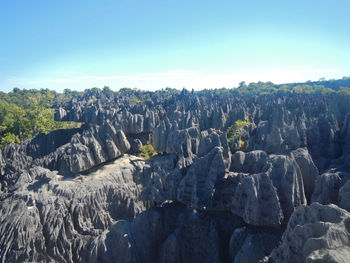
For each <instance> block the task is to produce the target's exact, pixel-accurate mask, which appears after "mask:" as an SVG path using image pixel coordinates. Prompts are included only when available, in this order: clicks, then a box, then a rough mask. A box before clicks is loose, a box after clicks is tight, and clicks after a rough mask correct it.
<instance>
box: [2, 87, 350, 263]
mask: <svg viewBox="0 0 350 263" xmlns="http://www.w3.org/2000/svg"><path fill="white" fill-rule="evenodd" d="M146 95H147V96H146ZM349 105H350V102H349V99H348V98H347V97H346V96H344V95H330V96H321V95H307V94H289V95H285V94H274V95H268V96H258V97H254V96H233V95H231V94H225V95H217V94H213V93H208V94H206V93H205V92H204V93H202V94H195V93H189V92H187V91H186V90H183V91H182V92H181V93H180V94H168V93H166V92H165V93H164V91H159V92H149V93H142V92H138V91H135V92H127V91H125V92H119V93H114V92H111V91H103V92H99V91H96V90H94V91H90V92H86V93H84V94H83V95H82V96H80V97H79V96H74V97H73V98H72V99H71V100H70V101H68V102H66V103H62V104H61V105H56V106H57V107H56V108H57V110H56V113H55V119H56V120H59V121H76V122H84V125H83V126H82V127H81V128H78V129H70V130H59V131H54V132H52V133H49V134H47V135H44V134H40V135H38V136H37V137H35V138H32V139H29V140H27V141H24V142H21V143H20V144H16V145H10V146H8V147H5V148H3V149H1V150H0V184H1V187H0V261H2V262H28V261H35V262H51V261H52V262H236V263H237V262H258V261H261V262H267V261H270V262H274V261H275V262H304V261H307V260H309V261H307V262H327V261H328V262H347V261H349V258H348V256H349V255H348V252H347V250H348V249H349V236H348V233H349V231H348V229H349V222H350V221H349V220H350V219H349V218H348V217H349V213H348V212H346V211H345V210H342V209H341V208H339V207H342V208H344V209H347V210H350V205H349V196H350V194H349V193H350V190H349V189H350V185H349V184H350V183H349V180H348V179H349V178H350V177H349V176H350V141H349V140H350V139H349V138H350V106H349ZM247 117H249V120H250V122H251V123H250V124H249V125H246V126H244V127H243V128H242V130H241V132H240V133H241V134H240V138H241V140H242V141H243V143H242V144H240V145H238V144H237V142H235V141H234V140H228V138H227V135H226V131H227V128H228V127H229V126H231V125H233V124H234V123H235V121H237V120H243V119H245V118H247ZM231 139H232V138H231ZM148 141H150V143H151V144H152V145H153V147H154V148H155V149H156V151H157V152H158V155H157V156H155V157H153V158H151V159H150V160H147V161H145V160H141V159H140V158H138V157H136V156H135V155H137V154H138V153H139V148H140V147H141V146H142V145H145V144H146V143H147V142H148ZM232 141H233V143H232ZM229 142H230V143H229ZM307 203H309V204H310V203H311V205H310V206H306V204H307ZM319 203H322V204H334V205H329V206H322V205H320V204H319ZM338 206H339V207H338ZM146 210H147V211H146ZM287 223H288V225H287ZM285 229H286V231H285V233H284V235H283V237H282V240H281V244H280V245H278V244H279V241H280V236H281V234H282V232H284V230H285ZM277 246H278V247H277ZM271 251H273V252H272V254H270V253H271ZM317 260H318V261H317Z"/></svg>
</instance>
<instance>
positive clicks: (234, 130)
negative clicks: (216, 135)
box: [227, 116, 250, 149]
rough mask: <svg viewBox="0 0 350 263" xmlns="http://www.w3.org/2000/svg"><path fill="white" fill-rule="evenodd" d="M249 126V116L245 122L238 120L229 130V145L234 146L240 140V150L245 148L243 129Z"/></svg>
mask: <svg viewBox="0 0 350 263" xmlns="http://www.w3.org/2000/svg"><path fill="white" fill-rule="evenodd" d="M249 124H250V121H249V116H246V117H245V120H236V121H235V123H234V124H233V125H231V126H229V127H228V128H227V141H228V143H229V145H232V144H233V143H234V142H235V141H237V140H238V144H239V148H240V149H242V148H243V146H244V141H243V140H242V128H243V127H244V126H246V125H249Z"/></svg>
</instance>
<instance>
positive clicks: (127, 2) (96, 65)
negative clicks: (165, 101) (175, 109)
mask: <svg viewBox="0 0 350 263" xmlns="http://www.w3.org/2000/svg"><path fill="white" fill-rule="evenodd" d="M349 10H350V1H349V0H293V1H292V0H291V1H281V0H274V1H272V0H264V1H262V0H256V1H251V0H250V1H249V0H245V1H234V0H230V1H229V0H228V1H220V0H216V1H214V0H211V1H207V0H201V1H190V0H176V1H175V0H157V1H154V0H147V1H146V0H114V1H112V0H98V1H97V0H93V1H92V0H83V1H82V0H69V1H68V0H59V1H58V0H57V1H44V0H41V1H39V0H4V1H1V3H0V36H1V37H0V90H2V91H10V90H12V89H13V88H14V87H18V88H27V89H29V88H49V89H55V90H57V91H62V90H63V89H65V88H70V89H76V90H83V89H86V88H91V87H101V88H102V87H103V86H104V85H107V86H109V87H110V88H111V89H113V90H118V89H120V88H122V87H130V88H140V89H152V90H154V89H160V88H165V87H173V88H182V87H186V88H188V89H192V88H194V89H197V90H198V89H203V88H221V87H227V88H231V87H235V86H237V85H238V83H239V82H240V81H246V82H252V81H259V80H261V81H272V82H274V83H283V82H292V81H306V80H318V79H319V78H321V77H325V78H327V79H329V78H341V77H343V76H349V75H350V15H349Z"/></svg>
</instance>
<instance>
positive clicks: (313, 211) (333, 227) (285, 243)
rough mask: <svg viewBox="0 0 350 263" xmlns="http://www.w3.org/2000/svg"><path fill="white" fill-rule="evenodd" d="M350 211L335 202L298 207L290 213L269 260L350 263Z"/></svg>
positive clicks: (284, 262)
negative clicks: (280, 240)
mask: <svg viewBox="0 0 350 263" xmlns="http://www.w3.org/2000/svg"><path fill="white" fill-rule="evenodd" d="M349 227H350V214H349V213H348V212H347V211H345V210H343V209H340V208H339V207H337V206H335V205H320V204H318V203H314V204H312V205H310V206H301V207H299V209H298V210H297V211H296V212H295V213H294V214H293V215H292V216H291V218H290V220H289V222H288V226H287V229H286V231H285V232H284V234H283V236H282V242H281V244H280V245H279V247H278V248H277V249H275V250H274V251H273V252H272V254H271V262H276V263H278V262H283V263H289V262H290V263H292V262H293V263H294V262H344V263H345V262H349V261H350V253H349V251H350V228H349Z"/></svg>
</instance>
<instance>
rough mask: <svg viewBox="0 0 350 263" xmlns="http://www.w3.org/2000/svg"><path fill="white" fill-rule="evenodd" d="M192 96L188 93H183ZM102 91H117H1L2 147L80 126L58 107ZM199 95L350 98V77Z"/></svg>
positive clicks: (134, 97)
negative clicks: (59, 118)
mask: <svg viewBox="0 0 350 263" xmlns="http://www.w3.org/2000/svg"><path fill="white" fill-rule="evenodd" d="M183 91H185V92H186V93H189V92H188V91H186V90H183ZM99 92H105V93H109V92H113V91H111V90H110V89H109V88H108V87H104V88H103V89H99V88H92V89H86V90H84V91H82V92H78V91H72V90H70V89H65V90H64V91H63V93H57V92H55V91H51V90H48V89H41V90H36V89H30V90H26V89H18V88H14V89H13V90H12V91H11V92H9V93H4V92H0V148H1V147H4V146H6V145H8V144H12V143H19V142H20V141H22V140H26V139H28V138H31V137H33V136H36V135H38V134H39V133H49V132H51V131H53V130H57V129H67V128H73V127H78V126H79V125H80V124H79V123H69V122H56V121H54V110H53V108H54V106H55V105H58V104H60V103H63V102H66V101H69V100H70V99H71V98H72V97H80V96H85V95H89V96H91V94H96V93H99ZM116 93H121V94H129V95H130V96H127V97H129V100H130V105H131V106H132V105H134V104H137V103H142V102H145V101H146V100H151V97H152V94H155V95H157V96H159V95H160V96H164V97H165V98H171V97H172V96H176V95H179V94H180V93H181V91H179V90H176V89H172V88H166V89H162V90H159V91H155V92H149V91H142V90H136V89H130V88H123V89H120V90H119V91H118V92H116ZM192 93H193V94H197V95H198V96H205V95H218V96H221V95H225V96H263V95H268V94H275V93H276V94H290V93H306V94H319V95H331V94H346V95H348V96H350V77H344V78H342V79H338V80H322V79H321V80H320V81H313V82H312V81H307V82H305V83H289V84H282V85H277V84H273V83H272V82H257V83H250V84H246V83H245V82H241V83H240V84H239V87H238V88H231V89H228V88H220V89H212V90H201V91H192Z"/></svg>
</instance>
